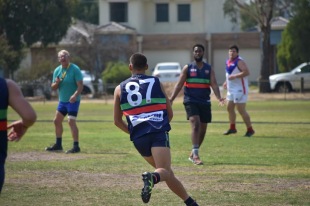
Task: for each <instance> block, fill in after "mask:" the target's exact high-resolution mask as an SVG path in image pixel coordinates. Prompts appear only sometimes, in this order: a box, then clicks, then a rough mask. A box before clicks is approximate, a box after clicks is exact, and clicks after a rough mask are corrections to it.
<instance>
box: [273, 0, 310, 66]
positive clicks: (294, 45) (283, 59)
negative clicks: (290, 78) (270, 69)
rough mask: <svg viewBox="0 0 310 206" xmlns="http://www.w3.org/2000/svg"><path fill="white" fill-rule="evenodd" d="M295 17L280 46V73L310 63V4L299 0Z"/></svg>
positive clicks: (287, 28)
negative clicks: (303, 63) (302, 63)
mask: <svg viewBox="0 0 310 206" xmlns="http://www.w3.org/2000/svg"><path fill="white" fill-rule="evenodd" d="M293 10H294V13H295V15H294V16H293V18H292V19H291V20H290V22H289V23H288V25H287V27H286V28H285V30H284V32H283V34H282V37H283V38H282V40H281V43H280V45H279V46H278V53H277V57H278V65H279V68H280V71H288V70H289V69H291V68H294V67H295V66H297V65H299V64H300V63H301V62H310V39H309V36H310V24H309V22H307V20H309V19H310V12H309V10H310V2H309V0H299V1H296V2H295V6H294V8H293Z"/></svg>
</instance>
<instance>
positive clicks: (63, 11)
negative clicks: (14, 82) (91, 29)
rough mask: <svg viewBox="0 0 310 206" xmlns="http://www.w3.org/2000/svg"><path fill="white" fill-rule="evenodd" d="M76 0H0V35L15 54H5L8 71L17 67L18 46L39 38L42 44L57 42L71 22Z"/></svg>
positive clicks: (18, 62) (28, 43)
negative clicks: (9, 55) (8, 66)
mask: <svg viewBox="0 0 310 206" xmlns="http://www.w3.org/2000/svg"><path fill="white" fill-rule="evenodd" d="M77 2H78V0H49V1H42V0H22V1H21V0H0V35H1V36H3V37H4V38H6V40H7V44H8V45H9V46H10V48H11V49H12V50H13V51H15V52H16V53H17V54H18V56H14V57H13V56H11V57H10V58H7V59H6V60H5V61H6V64H7V65H10V68H8V69H9V71H7V73H11V75H12V76H13V72H14V71H15V70H17V68H18V67H19V64H20V62H21V60H22V58H23V56H22V54H23V52H22V49H23V48H24V46H25V45H27V46H31V45H32V44H34V43H35V42H38V41H40V42H41V43H42V44H43V45H44V46H47V45H48V44H49V43H58V42H59V41H60V40H61V38H62V37H63V36H64V35H65V34H66V32H67V29H68V28H69V26H70V23H71V16H72V13H73V11H72V9H73V8H74V7H75V5H76V4H77Z"/></svg>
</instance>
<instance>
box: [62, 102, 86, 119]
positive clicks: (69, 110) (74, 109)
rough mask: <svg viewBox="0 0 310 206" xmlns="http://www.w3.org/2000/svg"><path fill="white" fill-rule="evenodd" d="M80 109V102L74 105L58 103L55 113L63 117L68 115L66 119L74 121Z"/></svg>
mask: <svg viewBox="0 0 310 206" xmlns="http://www.w3.org/2000/svg"><path fill="white" fill-rule="evenodd" d="M79 107H80V101H76V102H74V103H70V102H59V103H58V107H57V111H59V112H60V113H61V114H62V115H63V116H66V115H67V114H68V118H72V119H75V118H76V117H77V114H78V111H79Z"/></svg>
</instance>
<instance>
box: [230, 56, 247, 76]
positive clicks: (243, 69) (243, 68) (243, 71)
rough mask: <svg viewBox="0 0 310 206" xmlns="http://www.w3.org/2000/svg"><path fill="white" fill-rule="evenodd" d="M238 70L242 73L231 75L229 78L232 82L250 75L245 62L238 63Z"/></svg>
mask: <svg viewBox="0 0 310 206" xmlns="http://www.w3.org/2000/svg"><path fill="white" fill-rule="evenodd" d="M238 69H239V71H240V72H239V73H238V74H234V75H230V76H229V77H228V78H229V79H230V80H233V79H236V78H243V77H246V76H249V75H250V71H249V69H248V66H247V65H246V63H245V62H244V61H243V60H239V61H238Z"/></svg>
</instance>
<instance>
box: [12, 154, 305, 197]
mask: <svg viewBox="0 0 310 206" xmlns="http://www.w3.org/2000/svg"><path fill="white" fill-rule="evenodd" d="M87 158H89V156H87V155H85V154H75V155H66V154H59V153H45V152H18V153H11V154H9V156H8V161H11V162H14V161H15V162H16V161H17V162H18V161H28V162H29V161H56V160H60V161H71V160H76V159H87ZM210 167H211V168H210V174H206V175H205V177H204V179H203V180H201V179H198V178H199V177H198V176H195V175H182V176H179V178H180V179H181V181H182V182H183V183H184V184H185V185H186V186H187V187H190V188H192V189H193V190H195V189H198V190H199V189H203V188H205V189H207V190H212V191H230V192H242V191H252V192H257V193H271V194H272V193H279V192H285V191H300V190H310V179H307V178H304V179H290V178H285V179H284V178H265V177H257V178H254V179H253V178H251V180H249V179H247V178H245V179H242V178H241V179H240V178H232V181H230V180H229V179H227V178H223V177H224V176H227V175H229V174H233V173H244V174H251V173H252V174H254V173H256V174H257V173H261V174H263V173H264V172H267V173H268V171H267V169H264V168H254V169H253V170H251V169H247V170H242V171H241V170H239V171H235V170H233V171H232V170H228V169H223V168H221V170H220V171H218V173H219V174H223V176H220V175H219V176H215V175H214V174H216V173H217V171H216V170H215V169H213V168H212V166H210ZM174 169H175V171H178V172H180V173H183V174H187V170H188V171H189V172H190V170H192V169H193V168H191V167H186V168H184V167H177V168H174ZM181 170H183V171H181ZM212 173H213V175H212ZM20 175H22V176H23V177H27V178H20V177H21V176H19V175H18V174H17V176H16V178H14V177H11V178H9V179H7V181H8V182H11V183H15V184H28V185H33V186H36V187H47V186H48V187H56V185H64V187H70V185H71V184H72V185H73V184H76V182H78V184H81V185H84V187H95V188H115V187H124V185H125V186H126V188H132V189H137V188H139V187H141V181H140V179H141V176H140V175H139V174H137V175H131V174H126V175H122V174H113V173H109V172H108V171H102V172H94V171H90V172H85V171H71V172H68V171H65V170H59V171H27V170H25V171H20ZM124 178H125V179H126V181H121V182H120V181H118V180H119V179H124ZM72 185H71V186H72ZM156 187H158V188H162V189H163V188H165V189H166V186H165V184H159V185H158V186H156ZM59 189H60V188H59Z"/></svg>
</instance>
